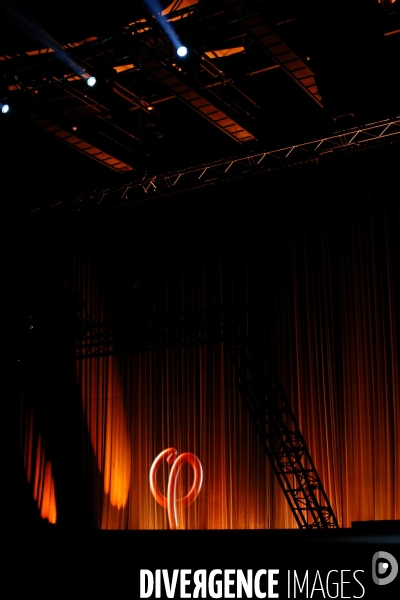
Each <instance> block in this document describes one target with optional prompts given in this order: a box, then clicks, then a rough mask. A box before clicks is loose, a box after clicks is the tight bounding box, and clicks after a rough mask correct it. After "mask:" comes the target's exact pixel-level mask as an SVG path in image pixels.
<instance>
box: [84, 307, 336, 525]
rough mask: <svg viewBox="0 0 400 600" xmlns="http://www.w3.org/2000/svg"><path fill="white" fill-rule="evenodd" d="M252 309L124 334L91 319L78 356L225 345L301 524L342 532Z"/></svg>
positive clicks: (166, 321) (173, 318)
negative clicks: (253, 328)
mask: <svg viewBox="0 0 400 600" xmlns="http://www.w3.org/2000/svg"><path fill="white" fill-rule="evenodd" d="M248 323H249V319H248V312H247V310H238V308H237V307H227V308H216V309H212V310H201V311H191V312H187V313H182V314H177V315H167V316H164V317H162V318H158V319H157V318H153V319H152V320H151V321H150V323H149V324H148V326H146V327H143V325H139V324H137V325H135V324H134V323H133V324H132V325H131V326H129V327H128V328H127V329H126V330H125V331H124V332H123V333H122V335H121V332H119V333H118V334H117V332H116V331H115V330H113V328H112V327H111V326H109V325H96V324H95V323H93V322H91V321H90V320H87V322H86V326H85V325H84V324H82V325H81V327H83V329H85V330H86V333H85V334H84V335H83V336H82V337H81V338H80V339H78V340H77V342H76V347H75V350H76V358H77V359H88V358H94V357H98V356H107V355H110V354H118V353H121V352H124V353H131V352H142V351H146V350H158V349H165V348H171V347H182V346H186V345H194V344H210V343H217V342H219V343H224V345H225V347H226V349H227V351H228V353H229V355H230V357H231V362H232V364H233V365H234V367H235V370H236V373H237V380H238V387H239V390H240V392H241V395H242V398H243V400H244V403H245V405H246V407H247V409H248V411H249V413H250V416H251V419H252V421H253V423H254V425H255V427H256V430H257V433H258V435H259V437H260V440H261V442H262V444H263V447H264V449H265V452H266V454H267V455H268V457H269V460H270V462H271V465H272V468H273V471H274V473H275V475H276V477H277V479H278V482H279V484H280V486H281V488H282V491H283V493H284V495H285V498H286V500H287V502H288V504H289V507H290V509H291V511H292V513H293V515H294V518H295V520H296V522H297V524H298V526H299V527H300V528H302V529H329V528H337V527H338V522H337V520H336V517H335V514H334V511H333V509H332V507H331V505H330V503H329V500H328V497H327V495H326V493H325V490H324V487H323V485H322V481H321V479H320V477H319V475H318V473H317V470H316V468H315V465H314V463H313V460H312V458H311V455H310V453H309V451H308V448H307V445H306V442H305V440H304V438H303V436H302V433H301V431H300V429H299V426H298V424H297V421H296V418H295V416H294V414H293V412H292V410H291V408H290V403H289V401H288V399H287V397H286V395H285V393H284V391H283V388H282V384H281V382H280V381H279V378H278V376H277V374H276V372H275V369H274V367H273V366H272V364H271V363H270V362H269V361H268V360H267V359H266V358H265V350H264V348H263V347H262V344H260V343H259V341H257V340H256V339H255V338H254V337H253V336H252V335H251V332H250V330H249V324H248Z"/></svg>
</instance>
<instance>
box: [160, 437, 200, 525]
mask: <svg viewBox="0 0 400 600" xmlns="http://www.w3.org/2000/svg"><path fill="white" fill-rule="evenodd" d="M177 454H178V452H177V451H176V450H175V448H167V449H166V450H163V452H161V453H160V454H159V455H158V456H157V458H156V459H155V461H154V462H153V464H152V465H151V469H150V489H151V493H152V494H153V496H154V498H155V499H156V500H157V502H158V504H160V505H161V506H162V507H163V508H167V509H168V520H169V525H170V528H171V529H176V528H177V527H178V517H177V512H176V509H177V505H178V504H179V505H182V506H183V507H186V506H189V504H192V502H194V500H195V499H196V498H197V496H198V494H199V492H200V489H201V486H202V484H203V468H202V466H201V462H200V461H199V459H198V458H197V456H195V455H194V454H192V453H191V452H184V453H183V454H181V455H180V456H177ZM164 459H166V461H167V463H168V464H172V469H171V473H170V475H169V479H168V492H167V497H165V496H163V494H162V493H161V492H160V490H159V488H158V485H157V481H156V475H157V471H158V468H159V466H160V465H161V463H162V461H163V460H164ZM185 463H188V464H189V465H190V466H191V467H193V472H194V479H193V484H192V487H191V488H190V490H189V492H188V494H186V496H183V497H182V498H177V497H176V483H177V479H178V473H179V469H180V468H181V467H182V465H183V464H185Z"/></svg>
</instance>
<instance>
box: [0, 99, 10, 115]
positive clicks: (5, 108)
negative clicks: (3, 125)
mask: <svg viewBox="0 0 400 600" xmlns="http://www.w3.org/2000/svg"><path fill="white" fill-rule="evenodd" d="M0 106H1V112H2V113H3V115H5V114H6V113H8V112H9V110H10V105H9V104H2V103H1V102H0Z"/></svg>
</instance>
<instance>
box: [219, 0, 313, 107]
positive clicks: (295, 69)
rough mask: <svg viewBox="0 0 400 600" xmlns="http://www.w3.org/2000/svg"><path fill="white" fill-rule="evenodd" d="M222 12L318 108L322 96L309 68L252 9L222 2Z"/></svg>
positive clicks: (239, 0) (239, 1)
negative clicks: (235, 21)
mask: <svg viewBox="0 0 400 600" xmlns="http://www.w3.org/2000/svg"><path fill="white" fill-rule="evenodd" d="M223 2H224V4H225V6H226V9H227V10H228V11H230V12H231V13H232V14H233V15H235V17H236V18H238V19H239V21H240V24H241V26H242V28H243V30H244V31H245V32H246V34H247V35H248V36H249V37H250V38H251V39H252V40H253V41H254V42H255V43H256V44H258V46H259V47H260V48H261V49H262V50H264V52H266V53H267V54H268V55H269V56H270V57H271V58H272V59H273V60H274V61H275V62H276V64H277V65H279V66H280V67H281V68H282V69H283V71H285V73H287V74H288V75H289V77H291V79H293V81H294V82H295V83H296V84H297V85H298V86H299V87H300V88H301V89H302V90H303V91H304V92H305V93H306V94H308V95H309V96H310V98H312V99H313V100H314V102H316V103H317V104H318V106H320V107H321V108H323V105H322V97H321V94H320V92H319V89H318V86H317V83H316V80H315V75H314V73H313V72H312V70H311V69H310V67H309V66H308V65H307V64H306V63H305V62H304V61H303V60H302V59H301V58H300V57H299V56H298V55H297V54H296V53H295V52H293V50H292V49H291V48H289V46H288V45H287V44H286V42H284V41H283V40H282V38H280V37H279V35H278V34H277V33H276V32H275V31H273V29H272V28H271V27H270V26H269V25H268V24H267V23H266V22H265V20H264V19H263V17H262V16H261V15H260V14H257V13H255V12H254V11H253V10H252V3H251V2H248V1H246V2H244V0H223Z"/></svg>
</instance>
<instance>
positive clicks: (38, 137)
mask: <svg viewBox="0 0 400 600" xmlns="http://www.w3.org/2000/svg"><path fill="white" fill-rule="evenodd" d="M382 1H383V0H382ZM386 4H387V6H386V5H385V6H382V5H381V4H380V3H379V2H378V0H350V1H349V0H347V1H341V0H339V1H337V0H336V1H335V2H332V1H328V2H316V1H314V0H308V1H307V0H271V1H261V0H246V1H244V0H197V1H196V0H176V1H174V2H172V3H169V2H164V4H163V6H164V8H165V7H166V16H165V19H166V20H167V21H168V22H169V23H170V24H171V25H172V27H173V28H174V30H175V32H176V33H177V35H178V36H179V38H180V39H181V40H182V41H183V42H184V43H185V44H186V45H187V46H188V48H189V57H188V58H186V59H184V60H182V59H179V58H178V57H177V56H176V50H175V48H174V46H173V45H172V44H171V41H170V40H169V39H168V37H167V36H166V34H165V33H164V31H163V28H162V26H161V25H160V23H159V20H157V19H155V18H154V16H152V15H151V14H150V12H149V11H148V10H147V8H146V5H145V3H144V2H141V1H139V0H136V1H135V0H126V1H125V0H113V2H112V4H111V5H105V4H100V3H98V2H97V1H96V2H95V1H94V0H80V1H78V0H69V1H68V2H65V3H52V4H49V3H48V2H44V1H43V0H37V1H36V2H34V3H32V2H28V1H27V0H24V1H22V0H20V1H8V2H7V1H3V0H0V76H1V79H0V83H1V85H2V89H1V90H0V102H2V101H3V102H4V101H5V99H6V98H7V101H8V103H9V104H10V106H11V110H10V112H9V113H8V114H7V115H0V117H1V118H0V135H1V137H2V139H3V144H2V150H1V158H2V170H3V182H6V186H5V193H6V194H8V196H9V195H10V193H11V190H12V194H13V197H15V191H16V190H20V194H19V196H20V197H23V200H22V201H21V203H22V205H23V206H24V209H26V208H29V209H30V210H31V209H32V208H35V207H37V206H41V204H42V203H44V202H45V200H44V198H51V201H52V202H55V201H57V199H59V198H60V199H63V198H64V199H65V198H66V197H67V196H74V195H77V194H80V193H81V192H82V193H83V192H87V193H90V190H100V191H99V192H97V193H98V202H100V201H101V199H102V192H101V190H104V189H106V188H107V186H108V188H107V189H111V188H113V189H114V188H118V187H119V188H120V189H125V188H124V186H126V187H129V184H130V183H132V182H137V181H142V180H145V181H146V182H147V183H146V187H147V186H148V185H150V187H151V188H154V189H155V186H151V181H152V177H154V176H158V175H159V174H162V173H168V172H171V173H174V172H175V171H179V170H184V169H187V168H189V167H192V166H195V165H203V164H207V163H209V162H210V161H215V160H218V159H227V158H228V157H244V156H249V155H251V154H255V155H257V154H258V153H260V152H262V151H264V150H278V149H280V148H283V147H285V146H290V145H291V144H300V143H304V142H307V141H310V140H315V139H317V138H318V137H321V136H327V137H329V136H332V135H334V134H335V132H339V131H352V130H353V129H354V128H359V127H363V126H365V125H367V124H371V123H374V122H381V121H383V120H385V119H398V116H399V114H400V111H399V106H400V85H399V74H400V6H399V0H397V1H394V2H393V3H391V2H390V0H387V2H386ZM79 70H81V71H85V74H86V73H88V74H94V75H95V76H96V77H97V85H96V86H95V87H94V88H89V87H88V86H87V84H86V80H85V79H82V78H81V77H79V76H78V75H79ZM2 98H3V100H2ZM399 133H400V129H399ZM395 137H396V136H392V139H391V141H392V142H393V141H394V138H395ZM397 137H400V136H397ZM382 139H383V138H382ZM171 181H172V180H171ZM149 182H150V183H149ZM8 196H7V197H8Z"/></svg>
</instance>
